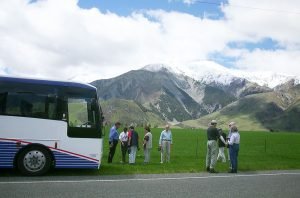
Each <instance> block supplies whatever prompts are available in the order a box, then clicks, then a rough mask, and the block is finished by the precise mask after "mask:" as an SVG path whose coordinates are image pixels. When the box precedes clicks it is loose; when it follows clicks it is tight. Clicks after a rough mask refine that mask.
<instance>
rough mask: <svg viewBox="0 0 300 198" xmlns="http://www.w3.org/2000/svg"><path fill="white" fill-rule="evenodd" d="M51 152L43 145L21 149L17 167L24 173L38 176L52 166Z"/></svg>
mask: <svg viewBox="0 0 300 198" xmlns="http://www.w3.org/2000/svg"><path fill="white" fill-rule="evenodd" d="M51 162H52V158H51V154H50V153H49V151H48V150H47V149H46V148H43V147H41V146H30V147H28V148H25V149H24V150H23V151H21V153H20V155H19V157H18V159H17V167H18V169H19V171H20V172H21V173H22V174H23V175H28V176H38V175H43V174H45V173H46V172H47V171H48V170H49V169H50V167H51Z"/></svg>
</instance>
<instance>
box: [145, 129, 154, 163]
mask: <svg viewBox="0 0 300 198" xmlns="http://www.w3.org/2000/svg"><path fill="white" fill-rule="evenodd" d="M144 130H145V136H144V142H143V147H144V157H145V159H144V163H149V162H150V152H151V149H152V133H151V130H150V127H148V126H146V127H145V128H144Z"/></svg>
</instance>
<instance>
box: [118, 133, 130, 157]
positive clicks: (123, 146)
mask: <svg viewBox="0 0 300 198" xmlns="http://www.w3.org/2000/svg"><path fill="white" fill-rule="evenodd" d="M127 130H128V129H127V128H126V127H125V128H124V129H123V131H122V133H120V135H119V140H120V142H121V152H122V161H121V163H125V162H126V160H125V159H126V153H127V150H128V131H127Z"/></svg>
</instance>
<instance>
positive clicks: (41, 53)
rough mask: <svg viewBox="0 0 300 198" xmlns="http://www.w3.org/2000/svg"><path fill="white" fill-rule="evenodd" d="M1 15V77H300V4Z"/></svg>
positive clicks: (52, 3) (90, 6) (46, 6)
mask: <svg viewBox="0 0 300 198" xmlns="http://www.w3.org/2000/svg"><path fill="white" fill-rule="evenodd" d="M221 5H222V7H221ZM0 13H1V17H0V42H1V45H0V75H13V76H28V77H42V78H54V79H65V78H67V79H70V80H79V81H84V82H91V81H93V80H96V79H102V78H111V77H115V76H117V75H120V74H122V73H125V72H128V71H129V70H134V69H139V68H142V67H143V66H145V65H148V64H156V63H159V64H166V65H169V66H176V67H180V68H181V69H182V70H183V71H185V70H189V69H190V68H192V69H194V70H195V71H196V72H198V73H201V68H203V67H204V66H205V68H212V67H214V68H215V67H219V71H223V70H222V68H223V69H224V67H227V68H230V69H231V70H238V71H241V72H259V73H268V72H274V73H280V74H287V75H298V76H300V67H299V63H300V37H299V35H300V23H299V21H300V1H299V0H285V1H282V0H251V1H249V0H226V1H223V0H208V1H200V0H9V1H0ZM203 65H204V66H203ZM225 69H226V68H225Z"/></svg>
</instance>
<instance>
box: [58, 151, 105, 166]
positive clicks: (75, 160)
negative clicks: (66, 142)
mask: <svg viewBox="0 0 300 198" xmlns="http://www.w3.org/2000/svg"><path fill="white" fill-rule="evenodd" d="M53 154H54V157H55V168H98V166H99V164H98V163H97V162H93V161H90V160H87V159H83V158H80V157H77V156H73V155H70V154H66V153H62V152H58V151H53Z"/></svg>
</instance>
